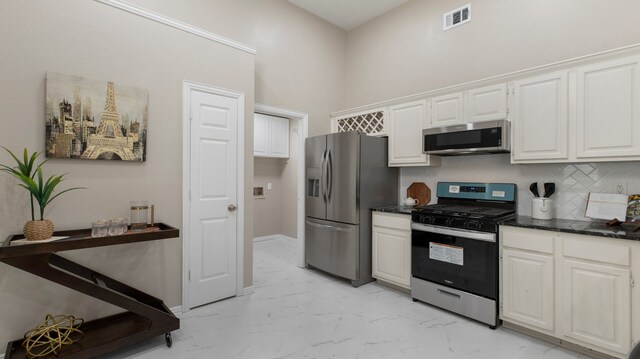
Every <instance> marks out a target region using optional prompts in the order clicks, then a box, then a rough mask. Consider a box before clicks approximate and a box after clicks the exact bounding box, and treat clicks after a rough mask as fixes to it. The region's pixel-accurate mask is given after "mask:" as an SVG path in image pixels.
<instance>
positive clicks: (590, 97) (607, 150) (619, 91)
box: [576, 56, 640, 158]
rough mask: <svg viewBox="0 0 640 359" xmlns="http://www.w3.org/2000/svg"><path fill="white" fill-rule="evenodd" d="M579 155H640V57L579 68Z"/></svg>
mask: <svg viewBox="0 0 640 359" xmlns="http://www.w3.org/2000/svg"><path fill="white" fill-rule="evenodd" d="M577 80H578V86H577V99H576V106H577V113H576V115H577V123H576V125H577V136H578V141H577V144H578V151H577V157H578V158H594V157H613V156H640V57H637V56H636V57H630V58H626V59H620V60H614V61H607V62H603V63H598V64H595V65H589V66H584V67H580V68H578V70H577Z"/></svg>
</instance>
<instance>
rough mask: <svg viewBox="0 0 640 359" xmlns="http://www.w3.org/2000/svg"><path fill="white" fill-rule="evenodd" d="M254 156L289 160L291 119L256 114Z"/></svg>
mask: <svg viewBox="0 0 640 359" xmlns="http://www.w3.org/2000/svg"><path fill="white" fill-rule="evenodd" d="M253 155H254V156H256V157H275V158H289V119H287V118H282V117H276V116H268V115H263V114H260V113H256V114H254V117H253Z"/></svg>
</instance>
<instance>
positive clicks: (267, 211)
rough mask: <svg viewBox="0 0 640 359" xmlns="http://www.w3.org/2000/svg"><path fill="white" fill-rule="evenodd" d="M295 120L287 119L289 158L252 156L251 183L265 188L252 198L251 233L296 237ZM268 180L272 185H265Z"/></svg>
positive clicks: (297, 125) (256, 235)
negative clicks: (252, 231) (262, 193)
mask: <svg viewBox="0 0 640 359" xmlns="http://www.w3.org/2000/svg"><path fill="white" fill-rule="evenodd" d="M298 122H299V121H298V120H289V158H287V159H283V158H264V157H254V178H253V183H254V187H263V188H264V194H265V195H264V198H254V201H253V203H254V207H253V213H254V221H253V223H254V237H264V236H271V235H275V234H282V235H285V236H288V237H291V238H297V237H298V233H297V228H298V223H297V216H298V195H297V193H298V192H297V191H298V190H297V188H298V158H299V156H300V144H299V141H300V138H299V136H298V133H299V130H298V128H299V124H298ZM269 182H271V183H272V185H273V189H272V190H269V189H267V184H268V183H269Z"/></svg>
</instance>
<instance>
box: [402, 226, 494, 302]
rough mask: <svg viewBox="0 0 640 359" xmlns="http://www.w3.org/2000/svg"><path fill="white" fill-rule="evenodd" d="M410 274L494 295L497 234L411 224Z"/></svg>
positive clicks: (458, 287)
mask: <svg viewBox="0 0 640 359" xmlns="http://www.w3.org/2000/svg"><path fill="white" fill-rule="evenodd" d="M411 229H412V230H411V275H412V276H414V277H417V278H421V279H424V280H428V281H431V282H434V283H438V284H441V285H444V286H447V287H451V288H456V289H460V290H463V291H466V292H469V293H473V294H476V295H479V296H483V297H486V298H490V299H497V268H498V261H497V254H498V251H497V247H496V234H495V233H486V232H477V231H467V230H462V229H451V228H447V227H438V226H430V225H424V224H419V223H413V224H412V225H411Z"/></svg>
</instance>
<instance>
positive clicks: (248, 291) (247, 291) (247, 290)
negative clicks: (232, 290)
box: [241, 286, 256, 295]
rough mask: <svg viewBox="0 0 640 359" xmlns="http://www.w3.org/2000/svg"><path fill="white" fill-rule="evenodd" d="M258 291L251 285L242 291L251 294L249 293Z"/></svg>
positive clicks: (244, 293) (243, 293)
mask: <svg viewBox="0 0 640 359" xmlns="http://www.w3.org/2000/svg"><path fill="white" fill-rule="evenodd" d="M255 291H256V288H255V287H254V286H250V287H246V288H244V290H243V291H242V294H241V295H249V294H253V293H254V292H255Z"/></svg>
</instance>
